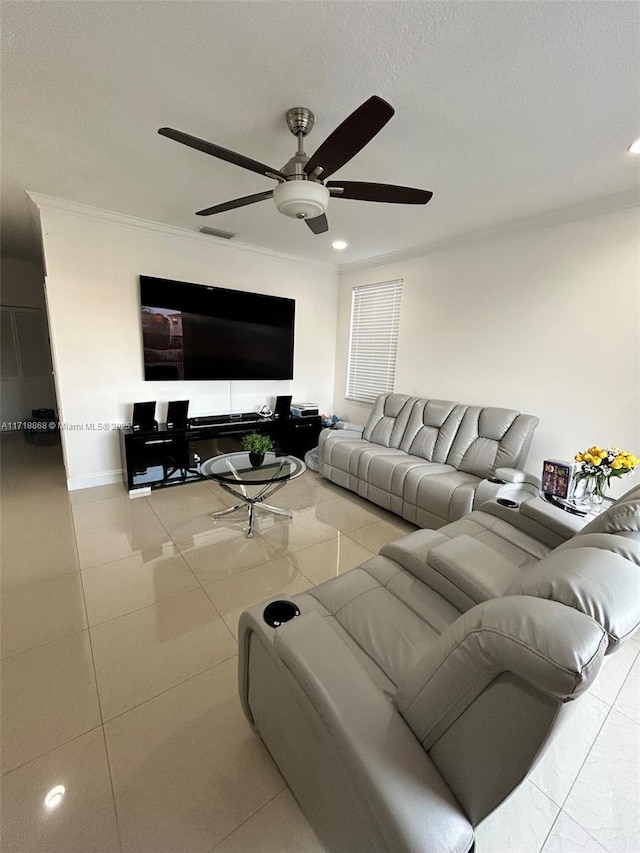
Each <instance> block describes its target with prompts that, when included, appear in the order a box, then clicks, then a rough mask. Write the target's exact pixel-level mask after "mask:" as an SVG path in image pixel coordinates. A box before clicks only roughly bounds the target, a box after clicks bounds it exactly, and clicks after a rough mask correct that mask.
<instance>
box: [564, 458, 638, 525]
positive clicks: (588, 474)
mask: <svg viewBox="0 0 640 853" xmlns="http://www.w3.org/2000/svg"><path fill="white" fill-rule="evenodd" d="M575 460H576V462H580V463H582V464H581V466H580V469H579V470H578V471H577V472H576V473H575V474H574V480H575V490H574V500H576V501H579V502H583V503H587V504H588V505H589V506H590V508H591V511H592V512H593V511H599V509H600V507H601V506H602V501H603V500H604V497H605V492H606V489H607V487H608V486H610V485H611V478H612V477H622V476H623V475H624V474H630V473H631V472H632V471H633V470H634V469H635V468H636V467H637V466H638V465H640V458H638V457H637V456H635V455H634V454H633V453H631V452H630V451H628V450H620V448H619V447H609V448H603V447H599V446H598V445H597V444H594V445H593V447H590V448H589V449H588V450H585V451H583V452H582V453H576V455H575Z"/></svg>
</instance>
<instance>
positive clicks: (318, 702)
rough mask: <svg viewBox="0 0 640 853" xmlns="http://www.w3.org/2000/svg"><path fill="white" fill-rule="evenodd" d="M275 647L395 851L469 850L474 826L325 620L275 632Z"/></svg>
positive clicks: (305, 619) (312, 617) (315, 618)
mask: <svg viewBox="0 0 640 853" xmlns="http://www.w3.org/2000/svg"><path fill="white" fill-rule="evenodd" d="M273 650H274V653H275V654H276V655H277V656H278V657H279V659H280V660H281V662H282V663H283V664H284V666H285V667H286V668H287V670H288V671H289V672H290V674H291V675H292V676H293V678H294V679H295V681H296V683H297V684H298V685H299V688H300V690H302V691H303V693H304V694H305V696H306V698H307V699H308V701H309V702H310V703H311V705H312V706H313V709H314V711H315V712H316V713H317V715H318V717H319V719H320V723H321V725H322V726H323V727H324V729H326V730H327V731H328V732H329V733H330V736H331V738H332V740H333V742H334V743H335V745H336V748H337V750H338V752H339V754H340V755H341V756H342V760H343V762H344V767H345V772H346V773H348V774H349V776H350V777H351V780H352V783H353V786H354V788H355V789H356V791H357V793H358V794H359V798H360V799H361V801H362V802H363V803H366V804H367V806H368V808H369V810H370V819H371V820H372V821H374V822H375V823H376V824H377V826H378V830H379V833H380V835H382V836H383V837H384V838H385V839H386V842H387V844H388V849H389V850H403V851H404V850H406V851H419V850H434V851H435V850H447V851H461V853H462V851H468V850H469V849H470V848H471V847H472V844H473V829H472V827H471V825H470V823H469V821H468V820H467V818H466V817H465V815H464V813H463V811H462V809H461V808H460V805H459V804H458V803H457V802H456V800H455V798H454V796H453V794H452V793H451V791H450V789H449V788H448V787H447V785H446V783H445V782H444V780H443V779H442V777H441V776H440V774H439V772H438V771H437V770H436V768H435V767H434V765H433V763H432V762H431V760H430V758H429V757H428V755H427V754H426V753H425V752H424V750H423V749H422V748H421V747H420V745H419V744H418V742H417V741H416V738H415V736H414V735H413V733H412V732H411V730H410V729H409V727H408V725H407V724H406V723H405V721H404V720H403V718H402V716H401V715H400V713H399V712H398V710H397V709H396V708H395V706H394V705H392V703H391V702H389V700H388V699H387V698H386V697H385V696H384V695H383V693H382V692H381V691H380V690H379V689H378V687H377V686H376V685H375V684H374V682H373V681H372V680H371V678H370V677H369V675H368V674H367V673H366V672H365V671H364V670H363V668H362V666H361V665H360V663H359V662H358V660H357V659H356V658H355V656H354V655H353V653H352V652H351V650H350V649H349V648H348V646H346V645H345V643H344V642H343V641H342V639H341V638H340V637H339V636H338V635H337V634H336V632H335V631H334V630H333V629H332V628H331V627H330V625H328V624H327V623H326V621H325V619H324V618H323V617H322V616H321V615H320V614H319V613H316V612H308V613H305V614H303V615H302V616H300V617H298V618H297V619H294V620H292V621H291V622H288V623H287V624H286V625H283V626H282V627H281V628H279V629H278V630H277V632H276V636H275V640H274V645H273Z"/></svg>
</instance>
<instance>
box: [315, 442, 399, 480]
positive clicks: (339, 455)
mask: <svg viewBox="0 0 640 853" xmlns="http://www.w3.org/2000/svg"><path fill="white" fill-rule="evenodd" d="M376 456H396V457H398V456H406V454H405V453H404V452H403V451H402V450H400V449H398V448H396V447H383V446H382V445H380V444H372V443H371V442H370V441H365V439H363V438H359V439H349V440H348V441H331V442H327V444H326V445H325V451H324V462H325V463H326V464H327V465H331V466H332V467H333V468H338V469H339V470H340V471H346V472H347V473H349V474H351V475H353V476H355V477H357V476H359V471H361V470H362V471H365V472H366V470H367V468H368V466H369V464H370V461H371V459H373V458H374V457H376ZM361 457H362V458H363V459H362V464H361V462H360V460H361Z"/></svg>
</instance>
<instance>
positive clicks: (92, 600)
mask: <svg viewBox="0 0 640 853" xmlns="http://www.w3.org/2000/svg"><path fill="white" fill-rule="evenodd" d="M1 449H2V454H3V455H2V462H3V466H2V479H1V481H0V483H1V485H2V518H1V521H2V534H3V546H2V557H3V561H2V562H3V565H2V658H3V660H2V687H3V690H2V735H3V750H2V773H3V774H4V775H3V777H2V802H3V809H2V850H3V853H25V851H28V850H32V851H38V853H40V851H45V850H46V851H49V853H89V851H91V853H116V851H122V853H164V851H166V853H191V851H193V853H210V851H213V850H215V851H217V853H254V851H257V853H272V851H273V853H275V851H280V853H282V851H284V853H306V852H307V851H308V853H320V851H321V850H322V849H323V848H322V846H321V845H320V843H319V842H318V840H317V838H316V836H315V834H314V833H313V831H312V830H311V828H310V826H309V824H308V823H307V821H306V820H305V818H304V816H303V814H302V813H301V811H300V809H299V808H298V806H297V804H296V802H295V800H294V799H293V797H292V796H291V794H290V793H289V791H288V790H287V788H286V786H285V783H284V781H283V779H282V777H281V776H280V774H279V772H278V770H277V768H276V767H275V765H274V764H273V762H272V761H271V759H270V757H269V755H268V753H267V752H266V750H265V749H264V747H263V745H262V743H261V741H260V739H259V738H258V737H257V736H256V735H255V734H254V733H253V732H252V731H251V729H250V728H249V726H248V725H247V723H246V721H245V719H244V717H243V715H242V712H241V710H240V705H239V702H238V697H237V690H236V665H237V643H236V628H237V620H238V616H239V614H240V612H241V611H242V610H243V609H244V608H245V607H247V606H249V605H251V604H254V603H256V602H258V601H260V600H261V599H263V598H266V597H269V596H272V595H275V594H277V593H279V592H286V593H289V594H293V593H295V592H301V591H303V590H304V589H306V588H308V587H309V586H312V585H314V584H317V583H321V582H322V581H325V580H328V579H329V578H330V577H333V576H335V575H337V574H340V573H341V572H345V571H348V570H349V569H351V568H353V567H354V566H356V565H358V564H359V563H361V562H363V561H364V560H366V559H368V558H369V557H370V556H372V554H375V553H377V551H378V550H379V548H380V547H381V546H382V545H383V544H384V543H385V542H389V541H393V539H396V538H398V537H399V536H402V535H404V534H405V533H406V532H407V531H409V530H410V529H412V528H411V525H407V524H406V523H405V522H403V521H402V520H401V519H399V518H397V517H396V516H393V515H391V514H389V513H387V512H385V511H384V510H381V509H379V508H378V507H375V506H373V505H371V504H369V503H367V502H366V501H364V500H362V499H361V498H359V497H357V496H355V495H351V494H350V493H348V492H346V491H344V490H343V489H340V488H339V487H337V486H335V485H333V484H331V483H328V482H326V481H323V480H322V478H320V477H318V476H317V475H316V474H314V473H312V472H307V473H306V474H305V475H304V476H303V477H301V478H300V479H299V480H296V481H295V482H293V483H290V484H288V486H287V487H285V488H283V489H282V490H281V491H280V492H279V493H278V500H277V501H274V502H276V503H278V504H279V505H280V506H283V507H287V508H290V509H292V510H293V512H294V518H293V520H292V521H289V520H287V519H285V518H281V517H274V516H271V515H266V514H260V515H259V517H258V521H257V526H256V535H255V537H254V539H253V540H248V539H247V538H246V537H245V535H244V530H243V528H244V522H245V516H244V514H243V513H239V514H235V515H231V516H226V517H225V518H223V519H220V520H218V521H217V522H214V521H213V519H211V513H212V512H215V511H216V510H218V509H220V508H221V507H224V506H228V505H229V504H230V503H231V502H232V499H230V496H229V495H228V494H226V493H225V492H224V491H223V490H222V489H221V488H220V487H219V486H216V485H215V484H213V483H211V484H210V483H196V484H191V485H188V486H181V487H179V488H176V489H169V490H164V491H157V492H154V493H153V494H152V495H151V496H150V497H147V498H137V499H135V500H130V499H129V498H128V496H127V494H126V492H125V490H124V487H123V486H121V485H118V484H115V485H110V486H100V487H98V488H94V489H85V490H82V491H76V492H73V493H71V494H69V493H68V492H67V491H66V487H65V479H64V472H63V468H62V461H61V455H60V449H59V446H55V445H54V446H37V445H29V444H27V443H25V442H24V440H23V439H22V437H21V436H3V437H2V444H1ZM639 680H640V644H638V642H637V641H633V642H630V643H629V644H628V646H627V647H626V648H624V649H622V650H621V651H620V652H619V653H618V654H617V655H616V656H615V657H614V658H612V659H611V660H608V661H607V663H606V665H605V670H604V672H603V673H602V679H601V681H600V682H599V683H598V685H596V689H594V691H592V694H591V695H589V696H587V697H585V700H586V701H585V702H584V703H583V705H582V706H581V707H580V708H579V709H577V711H578V713H576V714H575V715H574V719H573V721H572V723H571V725H569V726H567V729H566V731H565V732H561V733H560V735H559V737H558V739H557V741H556V743H555V744H554V745H553V748H552V749H551V750H550V751H549V754H548V755H547V756H545V758H544V759H543V761H542V762H541V763H540V765H539V766H538V767H537V768H536V770H535V772H534V774H533V775H532V777H531V779H530V780H529V781H527V782H525V784H524V785H522V786H521V788H520V789H519V790H518V791H517V792H516V793H515V794H514V796H513V797H512V798H511V799H510V800H509V801H507V803H505V804H504V806H503V807H502V808H500V809H499V810H498V811H496V812H495V813H494V814H493V815H491V816H490V817H489V818H488V819H487V820H486V821H485V822H484V823H483V824H482V825H481V826H480V828H479V830H478V841H477V848H476V849H477V853H525V851H529V850H531V851H532V853H538V852H539V851H543V853H575V851H577V850H585V851H592V850H593V851H594V853H595V851H605V853H606V851H608V853H637V851H638V850H640V830H639V828H638V823H637V811H638V809H637V806H638V800H637V791H638V790H639V789H640V778H639V769H638V768H639V767H640V756H639V754H638V753H639V751H640V716H639V707H640V701H639V699H638V683H639ZM57 785H64V786H65V789H66V790H65V793H64V797H63V799H62V801H61V803H60V805H59V807H58V808H57V809H53V810H52V809H49V808H47V807H46V806H45V805H44V799H45V797H46V795H47V793H48V792H50V791H51V790H52V789H53V788H54V787H55V786H57ZM433 853H440V851H434V852H433Z"/></svg>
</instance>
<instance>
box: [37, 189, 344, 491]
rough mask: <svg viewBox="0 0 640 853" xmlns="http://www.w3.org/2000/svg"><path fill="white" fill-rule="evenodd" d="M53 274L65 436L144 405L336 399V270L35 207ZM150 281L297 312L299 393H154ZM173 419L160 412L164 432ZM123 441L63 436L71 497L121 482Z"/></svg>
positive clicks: (88, 212) (210, 410)
mask: <svg viewBox="0 0 640 853" xmlns="http://www.w3.org/2000/svg"><path fill="white" fill-rule="evenodd" d="M34 199H35V200H36V204H37V205H38V206H39V210H40V218H41V225H42V233H43V245H44V253H45V264H46V270H47V278H46V294H47V305H48V311H49V319H50V325H51V337H52V350H53V356H54V368H55V371H56V383H57V389H58V402H59V408H60V419H61V421H63V422H65V423H66V424H81V425H84V424H86V423H95V424H99V423H105V424H111V423H119V422H126V421H129V420H130V419H131V404H132V403H133V402H135V401H138V400H158V401H160V403H166V401H168V400H171V399H189V400H190V407H189V414H190V415H191V416H196V415H208V414H214V413H225V412H229V411H237V412H238V411H253V410H254V409H255V407H256V406H260V405H262V404H263V403H265V402H268V403H270V404H273V402H274V399H275V396H276V395H277V394H283V393H284V394H286V393H290V394H293V396H294V398H298V399H304V400H313V401H317V402H318V404H319V405H320V406H321V407H322V408H329V407H330V405H331V400H332V399H333V377H334V369H335V352H334V342H335V339H336V315H337V290H338V275H337V270H335V269H334V268H332V267H329V266H321V265H319V264H317V263H313V262H310V263H308V262H305V261H304V260H303V259H297V258H287V257H285V256H278V255H275V254H273V253H267V252H262V251H258V250H255V251H254V250H251V249H248V248H247V249H243V248H242V247H239V246H234V245H231V244H226V243H223V242H222V241H220V240H217V239H215V238H208V237H204V236H202V235H199V234H196V233H193V234H191V232H187V231H183V232H181V231H178V230H176V229H171V228H168V227H165V226H156V225H155V224H154V223H145V222H142V221H139V220H133V219H131V218H130V217H120V216H118V215H116V214H107V213H102V212H99V211H95V210H94V209H92V208H83V207H82V206H80V205H71V204H67V203H63V202H59V203H58V202H56V200H52V199H48V200H45V199H43V198H42V197H34ZM140 274H144V275H150V276H157V277H160V278H174V279H177V280H180V281H190V282H195V283H201V284H209V285H217V286H220V287H229V288H236V289H239V290H248V291H253V292H257V293H266V294H271V295H275V296H284V297H289V298H294V299H295V300H296V330H295V354H294V378H293V380H292V381H290V382H288V381H287V382H268V381H261V382H251V381H246V382H239V381H238V382H233V383H230V382H145V381H144V378H143V358H142V332H141V324H140V298H139V280H138V277H139V275H140ZM165 410H166V407H165V406H164V405H159V406H158V408H157V409H156V415H157V416H158V417H159V420H162V419H163V417H164V414H165ZM118 439H119V437H118V434H117V433H116V432H111V431H110V432H107V433H105V432H98V431H87V430H86V429H84V430H71V429H67V430H64V431H63V451H64V456H65V464H66V468H67V478H68V485H69V488H82V487H85V486H91V485H99V484H101V483H107V482H115V481H117V480H118V479H119V477H120V470H121V468H122V462H121V456H120V448H119V443H118Z"/></svg>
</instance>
